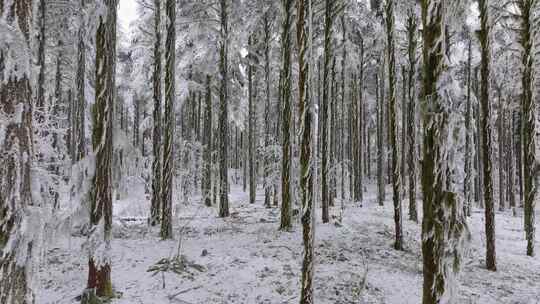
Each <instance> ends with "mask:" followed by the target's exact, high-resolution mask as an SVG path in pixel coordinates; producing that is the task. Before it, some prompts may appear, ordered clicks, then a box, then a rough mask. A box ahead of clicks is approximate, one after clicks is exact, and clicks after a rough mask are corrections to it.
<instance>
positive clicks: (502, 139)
mask: <svg viewBox="0 0 540 304" xmlns="http://www.w3.org/2000/svg"><path fill="white" fill-rule="evenodd" d="M497 95H498V96H497V99H498V103H499V105H498V107H499V115H498V120H497V136H498V138H497V139H498V150H499V151H498V152H499V159H498V160H499V168H498V170H499V211H504V209H505V200H506V190H507V187H506V174H505V173H506V172H505V169H506V165H505V164H506V155H505V154H506V150H505V147H504V145H505V143H506V136H505V135H506V132H505V129H504V128H505V126H506V111H505V109H504V106H503V98H502V96H501V95H502V88H498V90H497Z"/></svg>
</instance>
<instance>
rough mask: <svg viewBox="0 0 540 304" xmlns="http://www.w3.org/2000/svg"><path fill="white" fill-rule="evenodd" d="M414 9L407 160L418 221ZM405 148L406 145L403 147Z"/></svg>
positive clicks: (411, 203)
mask: <svg viewBox="0 0 540 304" xmlns="http://www.w3.org/2000/svg"><path fill="white" fill-rule="evenodd" d="M417 22H418V21H417V18H416V14H415V12H414V10H412V9H411V10H409V11H408V13H407V22H406V25H405V28H406V31H407V55H408V58H407V59H408V62H407V64H408V69H407V71H408V76H407V79H408V81H407V101H408V103H407V109H406V111H407V112H408V114H407V118H408V119H407V143H408V148H409V149H408V153H407V160H408V166H409V219H410V220H411V221H414V222H418V211H417V207H416V177H417V166H416V163H417V160H416V157H417V156H416V155H417V152H416V128H417V126H416V49H417V46H418V38H417V37H416V32H417V31H418V23H417ZM403 149H405V147H403Z"/></svg>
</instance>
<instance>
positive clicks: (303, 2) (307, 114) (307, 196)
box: [296, 0, 315, 304]
mask: <svg viewBox="0 0 540 304" xmlns="http://www.w3.org/2000/svg"><path fill="white" fill-rule="evenodd" d="M311 14H312V13H311V0H298V1H297V12H296V16H297V22H296V43H297V45H298V67H299V73H298V101H299V103H298V114H299V119H300V122H301V129H300V132H301V146H300V191H301V198H302V236H303V243H304V257H303V261H302V284H301V288H302V289H301V294H300V304H311V303H313V265H314V261H313V258H314V257H313V255H314V248H313V247H314V244H313V243H314V227H313V222H314V209H313V200H314V197H315V194H314V191H313V173H314V172H315V171H314V168H313V162H312V151H314V150H313V149H312V148H313V147H312V141H313V140H314V136H313V133H312V130H311V125H312V111H313V107H312V106H311V99H312V92H311V85H312V80H311V59H312V49H311V42H312V38H311V35H312V33H311V22H312V15H311Z"/></svg>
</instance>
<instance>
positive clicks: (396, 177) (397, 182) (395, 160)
mask: <svg viewBox="0 0 540 304" xmlns="http://www.w3.org/2000/svg"><path fill="white" fill-rule="evenodd" d="M385 9H386V35H387V37H386V38H387V52H388V53H387V56H388V99H389V103H390V104H389V109H390V112H389V113H388V115H389V118H390V147H391V149H392V189H393V196H392V199H393V201H394V224H395V238H396V239H395V243H394V248H395V249H397V250H403V235H402V211H401V168H400V166H401V164H400V161H399V151H398V148H399V147H398V144H397V136H398V124H397V113H396V110H397V105H396V92H395V84H396V63H395V61H396V59H395V54H394V1H393V0H387V1H386V8H385Z"/></svg>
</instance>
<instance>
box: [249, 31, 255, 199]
mask: <svg viewBox="0 0 540 304" xmlns="http://www.w3.org/2000/svg"><path fill="white" fill-rule="evenodd" d="M253 39H254V37H253V34H251V35H250V36H249V39H248V41H249V42H248V45H249V46H248V48H249V51H250V52H254V49H253V47H254V42H253ZM250 55H251V54H250ZM253 55H254V54H253ZM253 61H254V56H249V64H248V91H249V92H248V95H249V96H248V108H249V109H248V151H247V152H248V162H249V203H250V204H254V203H255V194H256V193H255V191H256V187H257V181H256V178H255V134H254V133H255V105H254V102H255V101H254V99H255V96H254V91H255V88H254V84H253V82H254V79H253V76H254V73H255V67H254V64H253Z"/></svg>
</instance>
